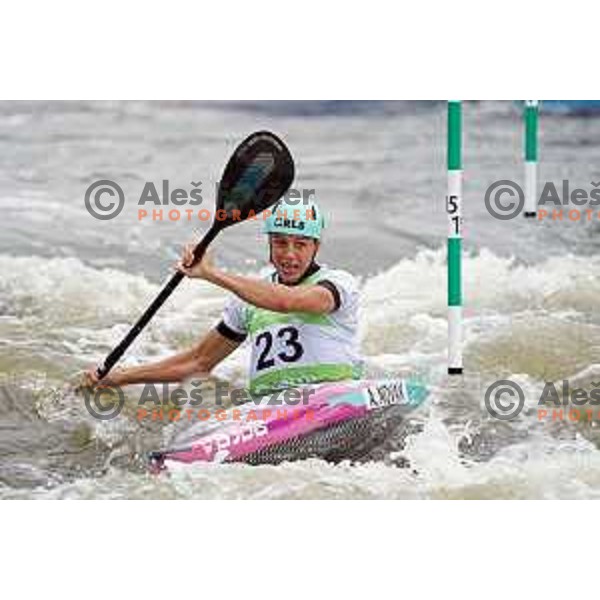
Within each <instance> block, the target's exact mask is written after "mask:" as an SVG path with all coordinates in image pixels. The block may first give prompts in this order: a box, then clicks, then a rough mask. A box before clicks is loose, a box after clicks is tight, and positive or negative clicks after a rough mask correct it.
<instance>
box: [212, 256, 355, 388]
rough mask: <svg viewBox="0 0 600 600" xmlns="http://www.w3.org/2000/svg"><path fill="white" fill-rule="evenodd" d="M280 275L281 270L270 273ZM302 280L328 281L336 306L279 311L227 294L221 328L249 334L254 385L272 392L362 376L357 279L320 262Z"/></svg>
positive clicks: (237, 337) (240, 336) (238, 336)
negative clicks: (310, 310) (325, 310)
mask: <svg viewBox="0 0 600 600" xmlns="http://www.w3.org/2000/svg"><path fill="white" fill-rule="evenodd" d="M267 278H268V279H270V280H271V281H275V280H276V279H275V278H276V273H275V271H274V270H271V271H270V273H269V275H268V276H267ZM298 285H323V286H324V287H326V288H327V289H329V290H331V291H332V294H333V295H334V298H335V301H336V308H335V310H333V311H332V312H331V313H328V314H322V315H317V314H311V313H280V312H274V311H270V310H265V309H263V308H257V307H256V306H253V305H251V304H248V303H247V302H244V301H243V300H241V299H239V298H238V297H237V296H233V297H232V298H231V299H229V300H228V302H227V304H226V306H225V310H224V312H223V318H222V321H221V323H219V326H218V327H217V330H218V331H219V332H220V333H222V334H223V335H225V336H226V337H229V338H231V339H234V340H236V341H242V340H243V339H246V337H249V338H250V343H251V345H252V354H251V364H250V391H251V392H252V393H253V394H262V393H267V392H269V391H272V390H277V389H283V388H286V387H291V386H295V385H301V384H306V383H318V382H322V381H341V380H344V379H359V378H360V377H361V374H362V360H361V358H360V353H359V349H358V332H357V329H358V300H359V292H358V286H357V283H356V280H355V279H354V277H353V276H352V275H350V273H347V272H345V271H341V270H336V269H329V268H327V267H324V266H321V267H316V270H314V271H313V272H312V273H311V274H310V275H308V276H307V277H305V278H304V279H303V280H302V281H301V282H300V283H299V284H298Z"/></svg>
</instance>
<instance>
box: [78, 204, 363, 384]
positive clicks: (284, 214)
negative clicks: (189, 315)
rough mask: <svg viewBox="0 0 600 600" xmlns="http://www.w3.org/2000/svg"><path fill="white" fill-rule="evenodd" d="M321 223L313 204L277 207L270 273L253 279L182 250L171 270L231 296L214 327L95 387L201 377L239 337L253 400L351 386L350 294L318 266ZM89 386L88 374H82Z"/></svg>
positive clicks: (354, 313)
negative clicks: (301, 389)
mask: <svg viewBox="0 0 600 600" xmlns="http://www.w3.org/2000/svg"><path fill="white" fill-rule="evenodd" d="M323 228H324V219H323V215H322V213H321V210H320V208H319V207H318V206H317V204H316V203H314V202H308V203H306V204H303V203H299V204H291V203H289V201H288V202H285V201H281V202H280V203H279V204H278V205H276V206H275V207H274V208H273V209H272V214H271V215H270V216H269V217H268V218H267V219H266V220H265V226H264V231H265V233H266V234H268V236H269V252H270V262H271V265H272V268H270V269H269V272H268V273H266V275H265V277H263V278H261V279H258V278H255V277H248V276H245V275H235V274H232V273H229V272H226V271H223V270H221V269H219V268H218V267H217V266H215V264H214V263H213V261H212V258H211V255H210V254H206V255H205V256H204V258H203V259H202V261H200V262H199V263H197V264H195V265H193V266H190V265H191V264H192V262H193V245H188V246H186V247H185V249H184V252H183V256H182V258H181V260H180V262H179V263H178V264H177V268H178V269H179V270H180V271H181V272H182V273H184V274H185V275H187V276H188V277H190V278H198V279H204V280H206V281H209V282H211V283H213V284H215V285H218V286H219V287H221V288H223V289H225V290H227V291H229V292H231V293H232V296H231V297H230V298H229V299H228V301H227V303H226V306H225V308H224V311H223V315H222V318H221V320H220V322H219V323H218V324H217V325H216V326H215V327H214V328H213V329H212V330H210V331H209V332H208V333H206V334H205V335H204V337H203V338H202V339H201V340H200V341H199V342H198V343H197V344H196V345H195V346H193V347H192V348H191V349H189V350H186V351H184V352H181V353H178V354H176V355H174V356H172V357H170V358H167V359H164V360H160V361H157V362H153V363H148V364H146V365H141V366H135V367H126V368H120V369H115V370H113V371H112V372H111V373H109V375H107V376H106V377H105V378H104V379H103V380H102V384H103V385H119V386H124V385H127V384H134V383H158V382H179V381H182V380H185V379H188V378H191V377H194V376H206V375H208V374H209V373H210V372H211V371H212V370H213V369H214V367H215V366H216V365H217V364H219V363H220V362H221V361H222V360H223V359H225V358H226V357H227V356H228V355H230V354H231V353H232V352H233V351H234V350H235V349H236V348H238V347H239V346H240V345H241V344H242V343H243V342H244V341H245V340H246V339H247V338H249V341H250V344H251V346H252V353H251V364H250V376H249V380H250V384H249V388H250V392H251V393H253V394H261V393H263V392H264V393H267V392H268V391H272V390H277V389H283V388H286V387H292V386H295V385H300V384H305V383H319V382H328V381H340V380H347V379H358V378H359V377H360V376H361V365H362V362H361V359H360V354H359V348H358V339H357V338H358V335H357V325H358V296H359V293H358V287H357V283H356V280H355V279H354V277H353V276H352V275H351V274H350V273H347V272H346V271H342V270H338V269H331V268H328V267H326V266H323V265H319V264H318V263H317V261H316V256H317V253H318V251H319V247H320V244H321V234H322V230H323ZM86 382H87V384H88V385H96V384H97V383H98V378H97V376H96V373H95V369H90V371H88V373H87V374H86Z"/></svg>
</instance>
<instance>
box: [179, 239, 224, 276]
mask: <svg viewBox="0 0 600 600" xmlns="http://www.w3.org/2000/svg"><path fill="white" fill-rule="evenodd" d="M195 247H196V244H193V243H192V244H186V245H185V247H184V249H183V253H182V255H181V259H180V260H179V262H177V264H176V265H175V268H176V269H177V270H178V271H180V272H181V273H183V274H184V275H187V276H188V277H192V278H195V279H209V278H210V275H211V274H212V273H213V271H214V269H215V264H214V261H213V253H212V252H210V251H208V250H207V251H206V252H205V254H204V256H203V257H202V260H200V261H198V262H197V263H195V264H194V248H195Z"/></svg>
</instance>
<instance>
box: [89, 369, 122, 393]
mask: <svg viewBox="0 0 600 600" xmlns="http://www.w3.org/2000/svg"><path fill="white" fill-rule="evenodd" d="M97 369H98V367H97V365H94V366H92V367H90V368H89V369H88V370H87V371H85V372H84V373H83V374H82V376H81V380H80V382H79V386H78V388H80V389H83V388H91V389H94V388H103V387H111V386H115V385H119V376H118V375H119V372H121V371H122V369H115V370H114V371H113V372H111V373H109V374H108V375H106V376H105V377H103V378H102V379H99V378H98V373H97Z"/></svg>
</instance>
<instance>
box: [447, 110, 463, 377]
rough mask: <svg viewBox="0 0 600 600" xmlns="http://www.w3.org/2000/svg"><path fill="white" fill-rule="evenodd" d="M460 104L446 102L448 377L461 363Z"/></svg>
mask: <svg viewBox="0 0 600 600" xmlns="http://www.w3.org/2000/svg"><path fill="white" fill-rule="evenodd" d="M461 153H462V104H461V102H460V101H459V100H449V101H448V153H447V158H448V195H447V196H446V212H447V213H448V374H449V375H460V374H461V373H462V372H463V364H462V279H461V261H462V157H461Z"/></svg>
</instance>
